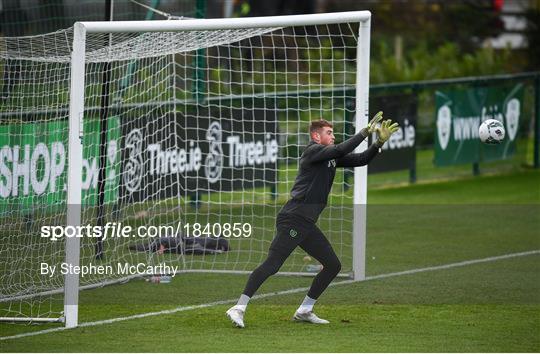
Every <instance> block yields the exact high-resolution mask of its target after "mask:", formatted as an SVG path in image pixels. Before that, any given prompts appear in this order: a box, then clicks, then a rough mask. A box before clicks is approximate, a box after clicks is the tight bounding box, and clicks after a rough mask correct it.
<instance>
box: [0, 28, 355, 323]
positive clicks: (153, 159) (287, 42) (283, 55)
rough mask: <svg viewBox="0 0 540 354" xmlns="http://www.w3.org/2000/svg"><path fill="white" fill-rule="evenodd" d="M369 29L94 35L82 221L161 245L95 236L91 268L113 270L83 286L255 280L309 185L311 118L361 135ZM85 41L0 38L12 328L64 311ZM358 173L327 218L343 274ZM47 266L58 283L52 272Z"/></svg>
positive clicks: (4, 276)
mask: <svg viewBox="0 0 540 354" xmlns="http://www.w3.org/2000/svg"><path fill="white" fill-rule="evenodd" d="M357 32H358V26H357V25H355V24H341V25H320V26H309V27H292V28H265V29H238V30H221V31H186V32H165V33H142V34H140V33H130V34H114V35H109V34H99V35H95V34H91V35H88V39H87V48H86V77H85V80H86V81H85V104H84V105H85V113H84V137H83V181H82V201H83V202H82V204H83V212H82V225H91V226H93V225H105V224H107V223H109V225H114V223H116V225H118V226H119V225H120V223H121V225H122V226H126V225H130V226H132V227H133V229H134V230H135V229H137V230H139V229H138V227H139V226H147V227H148V226H156V227H158V228H159V227H161V229H160V232H161V236H162V237H161V238H160V237H147V238H140V237H129V238H115V237H106V238H105V239H99V238H95V237H83V238H82V239H81V255H80V264H81V265H82V266H89V265H96V266H103V267H106V273H105V274H88V275H85V276H84V277H83V276H81V277H80V283H81V286H95V285H100V284H105V283H108V282H111V281H112V282H114V281H116V280H119V279H125V278H126V277H129V276H130V275H129V274H126V273H122V272H120V270H121V269H119V268H118V267H119V264H120V265H122V266H124V265H125V264H129V265H137V264H144V265H147V266H157V265H169V266H175V267H178V271H250V270H252V269H254V268H255V267H256V266H257V265H258V264H259V263H260V262H261V261H262V260H263V259H264V257H265V256H266V252H267V250H268V246H269V244H270V242H271V241H272V238H273V236H274V222H275V216H276V214H277V212H278V211H279V209H280V208H281V206H282V205H283V203H284V202H285V201H286V200H287V198H288V193H289V191H290V188H291V187H292V183H293V182H294V179H295V177H296V172H297V168H298V165H297V163H298V160H299V157H300V154H301V151H302V147H303V146H304V145H305V144H306V143H307V142H308V140H309V137H308V134H307V128H308V122H309V121H310V120H313V119H318V118H320V117H322V118H324V119H327V120H329V121H332V122H333V123H334V131H335V133H336V135H337V138H338V140H343V139H344V138H345V137H346V136H347V135H349V134H351V133H352V132H353V130H354V128H353V126H352V124H351V122H352V121H353V111H354V107H353V106H352V105H351V102H352V99H353V96H354V90H351V86H352V85H354V83H355V75H356V60H355V57H356V46H357V36H356V33H357ZM72 37H73V31H72V29H67V30H63V31H58V32H55V33H52V34H47V35H41V36H35V37H24V38H3V39H2V40H1V45H0V48H1V50H0V60H1V62H0V70H1V72H2V75H1V77H2V82H1V85H0V86H1V89H2V92H1V94H2V97H1V98H0V99H1V100H2V105H1V108H0V119H1V121H0V212H1V215H0V217H1V219H2V223H1V226H0V238H1V239H2V242H1V245H0V281H1V286H0V299H1V301H2V303H0V310H2V312H3V313H2V314H0V316H30V317H50V316H52V317H54V316H58V312H60V311H61V310H62V309H61V302H55V300H56V299H61V291H62V287H63V283H64V276H63V275H62V274H61V273H60V271H59V268H60V265H61V263H62V262H63V261H64V258H65V250H64V243H65V240H64V239H60V240H56V241H53V240H52V239H50V238H46V237H42V234H41V231H42V226H46V225H65V222H66V221H65V220H66V210H67V208H69V206H68V205H66V188H67V187H66V180H67V178H66V176H67V170H68V168H69V166H68V164H67V154H68V144H67V141H68V108H69V84H70V66H69V62H70V51H71V46H72ZM105 116H106V117H107V118H106V119H105ZM350 174H351V173H350V171H343V170H342V171H339V172H338V174H337V175H336V179H335V183H334V187H333V192H332V196H331V200H330V206H329V207H328V208H327V210H326V211H325V213H324V214H323V215H322V216H321V218H320V221H319V226H320V228H321V229H322V230H323V231H324V232H325V233H326V234H327V236H328V238H329V239H330V241H331V242H332V244H333V246H334V249H335V250H336V252H337V253H338V255H339V256H340V258H341V260H342V263H343V265H344V267H343V271H344V272H349V271H350V270H351V266H352V265H351V264H352V251H351V247H352V239H351V231H352V193H351V190H348V187H349V182H350V183H352V177H351V178H350V179H349V176H350ZM179 223H180V224H179ZM196 224H199V225H200V231H201V232H200V234H201V237H199V238H198V240H194V237H193V236H196V234H197V225H196ZM227 225H229V226H230V231H231V234H230V236H234V235H235V234H238V233H240V235H241V236H240V237H222V238H221V239H220V241H217V240H216V239H214V238H209V237H206V236H209V235H210V234H216V233H220V232H219V231H221V235H222V236H226V233H227V231H226V229H227ZM235 225H237V227H238V228H235ZM164 226H169V228H165V227H164ZM234 230H239V231H234ZM133 232H136V231H133ZM303 256H304V253H303V252H302V251H296V252H295V253H294V254H293V255H292V256H291V257H290V259H289V260H288V261H287V262H286V264H285V265H284V266H283V268H282V269H281V271H285V272H305V271H308V270H309V269H308V268H310V266H315V264H310V263H314V261H312V262H307V263H306V261H305V260H304V259H303ZM42 264H46V265H48V266H57V269H56V272H55V273H54V274H48V275H44V274H41V273H42V271H41V269H40V267H41V265H42ZM108 267H111V270H112V273H110V272H108ZM156 269H157V268H156ZM139 270H140V269H139ZM164 272H165V273H166V272H167V271H164ZM134 276H136V274H135V275H134ZM51 292H52V293H58V295H55V296H51V295H50V294H51Z"/></svg>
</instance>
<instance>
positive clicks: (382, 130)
mask: <svg viewBox="0 0 540 354" xmlns="http://www.w3.org/2000/svg"><path fill="white" fill-rule="evenodd" d="M391 123H392V120H390V119H387V120H385V121H384V122H382V124H381V126H380V127H377V128H376V129H375V130H376V131H377V135H378V138H377V141H378V142H379V145H381V146H382V145H384V143H386V142H387V141H388V139H390V136H391V135H392V134H394V133H395V132H397V131H398V129H399V124H398V123H394V124H391Z"/></svg>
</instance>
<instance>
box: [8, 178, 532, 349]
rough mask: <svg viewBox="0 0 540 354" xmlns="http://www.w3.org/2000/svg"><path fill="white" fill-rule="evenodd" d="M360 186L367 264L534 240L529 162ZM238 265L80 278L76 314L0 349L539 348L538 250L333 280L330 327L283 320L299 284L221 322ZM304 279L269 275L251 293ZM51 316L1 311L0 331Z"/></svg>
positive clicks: (485, 253)
mask: <svg viewBox="0 0 540 354" xmlns="http://www.w3.org/2000/svg"><path fill="white" fill-rule="evenodd" d="M369 198H370V199H369V205H372V206H370V207H368V234H369V238H368V245H367V273H368V276H369V277H373V276H376V275H381V274H388V273H392V272H401V271H406V270H418V269H422V268H424V267H430V266H441V265H445V264H452V263H455V262H460V261H466V260H474V259H482V258H487V257H494V256H499V255H504V254H510V253H516V252H524V251H531V250H538V249H540V232H539V230H540V172H539V171H524V172H519V173H512V174H508V175H503V176H490V177H480V178H465V179H463V180H460V181H453V182H442V183H430V184H419V185H415V186H407V187H399V188H390V189H379V190H372V191H370V194H369ZM330 227H331V224H328V225H321V228H322V229H323V230H326V229H327V228H330ZM246 278H247V276H246V275H219V274H218V275H216V274H187V275H181V276H178V277H175V278H174V279H173V281H172V283H170V284H151V283H147V282H144V281H142V280H135V281H131V282H129V283H127V284H123V285H115V286H109V287H105V288H101V289H96V290H91V291H83V292H81V306H80V314H79V318H80V322H81V323H83V327H81V328H77V329H74V330H61V331H56V332H51V333H47V334H39V335H36V336H29V337H23V338H16V339H6V340H2V341H0V351H2V352H8V351H9V352H12V351H15V352H17V351H40V352H43V351H45V352H49V351H62V352H64V351H107V352H117V351H146V352H154V351H190V352H198V351H212V352H222V351H227V352H230V351H240V352H244V351H246V352H247V351H249V352H252V351H256V352H261V351H287V352H306V351H314V352H327V351H333V352H336V351H337V352H341V351H372V352H386V351H405V352H408V351H436V352H440V351H448V352H454V351H460V352H478V351H481V352H490V351H498V352H500V351H503V352H506V351H511V352H516V351H519V352H538V351H540V334H539V333H540V255H538V254H533V255H528V256H522V257H515V258H508V259H500V260H493V261H489V262H484V263H476V264H469V265H463V266H459V267H458V266H456V267H451V268H448V269H438V270H432V271H425V272H417V271H414V272H412V273H411V274H407V275H405V274H402V275H395V276H391V277H387V278H381V279H372V280H368V281H365V282H359V283H346V284H345V283H344V284H337V285H335V286H332V287H330V288H329V289H328V290H327V291H326V292H325V293H324V294H323V296H322V297H321V299H320V301H319V303H318V305H317V307H316V310H317V313H318V314H319V315H320V316H321V317H323V318H327V319H329V320H330V321H331V324H330V325H328V326H314V325H308V324H299V323H293V322H291V321H290V318H291V316H292V314H293V312H294V310H295V308H296V306H297V304H298V303H299V302H300V301H301V299H302V298H303V296H304V294H305V292H304V291H302V290H299V291H297V292H294V293H290V294H283V295H274V296H267V297H264V298H259V299H254V300H253V301H252V303H251V305H250V307H249V309H248V312H247V314H246V324H247V327H246V328H245V329H243V330H239V329H236V328H233V327H232V325H231V324H230V323H229V321H228V319H227V318H226V317H225V316H224V312H225V310H226V309H227V308H228V307H229V306H230V305H229V304H227V303H217V304H213V305H208V304H211V303H213V302H217V301H222V300H229V299H230V300H234V299H235V298H236V297H237V296H238V294H239V293H240V291H241V290H242V288H243V286H244V284H245V281H246ZM339 281H340V280H338V282H339ZM310 282H311V279H310V278H307V277H273V278H271V279H270V280H269V281H268V282H267V283H265V284H264V285H263V287H262V288H261V289H260V291H259V294H270V293H272V292H276V291H282V290H289V289H298V288H302V287H308V286H309V284H310ZM193 305H202V306H201V308H198V309H190V308H189V306H193ZM174 308H177V309H178V308H180V309H181V310H180V311H177V312H174V313H171V314H161V315H156V316H148V317H144V318H138V319H129V320H125V321H118V322H114V323H103V322H100V321H103V320H107V319H118V318H121V317H125V316H132V315H136V314H142V313H149V312H155V311H160V310H170V309H174ZM92 321H97V323H96V324H95V325H85V323H87V324H88V323H90V322H92ZM60 327H61V326H60V325H55V324H47V325H20V324H19V325H17V324H0V336H1V337H6V336H10V335H16V334H20V333H28V332H34V331H42V330H44V329H48V328H60Z"/></svg>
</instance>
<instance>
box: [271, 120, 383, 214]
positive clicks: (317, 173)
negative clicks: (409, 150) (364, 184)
mask: <svg viewBox="0 0 540 354" xmlns="http://www.w3.org/2000/svg"><path fill="white" fill-rule="evenodd" d="M366 135H367V134H366V133H365V132H364V131H361V132H359V133H358V134H356V135H354V136H353V137H351V138H350V139H347V140H345V141H344V142H342V143H341V144H336V145H326V146H325V145H321V144H317V143H316V142H314V141H310V142H309V144H308V145H307V146H306V149H305V150H304V153H303V154H302V156H301V157H300V168H299V171H298V175H297V176H296V180H295V182H294V185H293V187H292V190H291V199H289V201H288V202H287V203H286V204H285V205H284V206H283V208H281V210H280V212H279V214H294V215H298V216H301V217H302V218H304V219H307V220H309V221H311V222H313V223H315V222H317V219H318V218H319V215H320V214H321V212H322V211H323V210H324V208H325V207H326V204H327V202H328V194H330V189H331V188H332V184H333V183H334V176H335V175H336V167H357V166H364V165H367V164H368V163H369V162H370V161H371V160H372V159H373V158H374V157H375V155H377V153H378V151H379V148H380V145H381V144H380V143H379V142H375V143H373V144H372V145H371V146H370V147H369V148H368V149H367V150H366V151H364V152H362V153H359V154H354V153H352V151H353V150H354V149H355V148H356V147H357V146H358V145H359V144H360V143H361V142H362V141H364V139H365V138H366Z"/></svg>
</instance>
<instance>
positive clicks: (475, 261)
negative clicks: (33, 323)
mask: <svg viewBox="0 0 540 354" xmlns="http://www.w3.org/2000/svg"><path fill="white" fill-rule="evenodd" d="M533 254H540V250H533V251H527V252H519V253H510V254H503V255H501V256H495V257H487V258H481V259H472V260H469V261H463V262H457V263H449V264H443V265H439V266H433V267H426V268H417V269H411V270H405V271H403V272H394V273H386V274H380V275H374V276H371V277H366V279H365V280H364V281H368V280H377V279H383V278H391V277H398V276H401V275H410V274H416V273H422V272H431V271H436V270H442V269H449V268H456V267H464V266H468V265H471V264H478V263H487V262H495V261H498V260H502V259H508V258H515V257H524V256H530V255H533ZM355 282H359V281H358V280H344V281H339V282H334V283H331V284H330V286H338V285H345V284H352V283H355ZM307 290H309V288H308V287H303V288H295V289H290V290H283V291H276V292H272V293H266V294H261V295H255V296H253V299H264V298H267V297H273V296H279V295H287V294H295V293H299V292H305V291H307ZM237 300H238V299H236V298H235V299H229V300H220V301H214V302H208V303H205V304H199V305H190V306H180V307H176V308H174V309H170V310H163V311H156V312H146V313H141V314H138V315H132V316H126V317H116V318H111V319H108V320H100V321H94V322H83V323H81V324H79V326H78V327H76V328H84V327H93V326H100V325H104V324H110V323H115V322H121V321H127V320H133V319H138V318H145V317H151V316H158V315H170V314H174V313H177V312H184V311H190V310H197V309H202V308H207V307H214V306H218V305H226V304H232V303H235V302H236V301H237ZM67 329H72V328H66V327H56V328H49V329H44V330H41V331H35V332H27V333H20V334H15V335H12V336H6V337H0V340H8V339H18V338H24V337H31V336H37V335H40V334H47V333H54V332H61V331H65V330H67Z"/></svg>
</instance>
